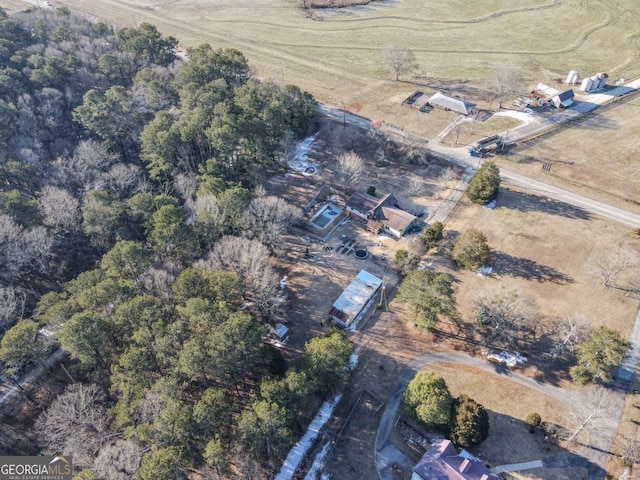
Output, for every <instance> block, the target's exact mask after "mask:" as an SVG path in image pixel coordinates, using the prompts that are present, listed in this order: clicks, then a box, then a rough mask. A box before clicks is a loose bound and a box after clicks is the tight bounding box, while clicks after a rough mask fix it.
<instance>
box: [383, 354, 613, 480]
mask: <svg viewBox="0 0 640 480" xmlns="http://www.w3.org/2000/svg"><path fill="white" fill-rule="evenodd" d="M438 362H447V363H457V364H461V365H468V366H471V367H474V368H479V369H481V370H485V371H488V372H492V373H495V374H496V375H502V376H504V377H505V378H506V379H507V380H509V381H512V382H516V383H519V384H520V385H523V386H525V387H527V388H531V389H534V390H537V391H538V392H540V393H543V394H545V395H548V396H550V397H552V398H554V399H556V400H558V401H560V402H562V403H565V404H570V402H572V401H573V400H574V397H573V394H572V392H570V391H568V390H565V389H562V388H559V387H554V386H553V385H549V384H545V383H542V382H537V381H535V380H532V379H531V378H529V377H526V376H524V375H521V374H519V373H516V372H512V371H510V370H509V369H508V368H505V367H501V366H500V365H495V364H491V363H489V362H487V361H486V360H484V359H482V358H477V357H471V356H469V355H465V354H462V353H456V352H435V353H427V354H425V355H422V356H420V357H417V358H414V359H413V360H412V361H411V362H410V363H409V365H407V366H406V367H405V369H404V370H403V371H402V372H401V373H400V375H399V377H398V380H397V382H396V384H395V386H394V387H393V391H392V392H391V394H390V395H389V398H388V399H387V403H386V404H385V409H384V411H383V413H382V417H381V418H380V423H379V424H378V431H377V433H376V441H375V446H374V457H375V463H376V468H377V470H378V475H379V477H380V479H381V480H392V479H393V466H394V464H398V465H400V466H402V467H403V468H405V469H407V470H409V471H411V470H412V469H413V466H414V465H413V464H412V462H411V461H410V460H409V459H408V458H407V457H406V456H405V455H404V454H402V453H401V452H400V451H399V450H398V449H397V448H396V447H395V446H394V445H393V444H392V443H391V441H390V438H391V431H392V430H393V427H394V423H395V419H396V415H397V412H398V408H399V407H400V403H401V402H402V395H403V393H404V390H405V389H406V387H407V385H408V384H409V382H410V381H411V379H412V378H413V377H414V376H415V374H416V373H417V372H418V371H419V370H421V369H422V368H424V367H425V366H427V365H429V364H432V363H438ZM618 397H620V395H618ZM622 398H623V396H622ZM617 400H618V401H617V402H616V403H617V404H619V406H620V407H621V406H622V402H621V401H620V398H617ZM616 407H618V405H616ZM613 410H615V411H617V413H618V415H619V410H617V408H614V409H613ZM612 414H613V415H616V412H612ZM610 423H613V424H614V425H615V424H617V416H616V419H615V420H614V421H613V422H610ZM613 433H614V434H615V428H614V430H613ZM601 457H602V455H601V452H598V451H594V450H592V449H586V451H585V455H584V456H581V455H576V454H570V453H568V454H562V455H556V456H553V457H549V458H545V459H542V460H541V461H540V462H539V463H540V464H539V465H536V466H544V467H548V468H561V467H565V468H567V467H584V468H586V469H587V470H588V472H589V479H590V480H591V479H602V478H604V469H603V467H606V459H607V458H606V455H605V456H604V457H602V458H601ZM603 460H604V464H602V461H603ZM529 468H533V467H532V466H530V467H529ZM505 470H506V469H505Z"/></svg>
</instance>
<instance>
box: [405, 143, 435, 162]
mask: <svg viewBox="0 0 640 480" xmlns="http://www.w3.org/2000/svg"><path fill="white" fill-rule="evenodd" d="M400 151H401V152H402V156H403V158H404V159H406V160H407V161H408V163H416V164H418V165H423V164H425V163H426V162H427V159H428V155H427V151H426V149H425V147H424V146H423V145H422V144H421V143H420V142H416V141H414V140H410V139H407V140H405V141H404V142H403V143H402V144H401V147H400Z"/></svg>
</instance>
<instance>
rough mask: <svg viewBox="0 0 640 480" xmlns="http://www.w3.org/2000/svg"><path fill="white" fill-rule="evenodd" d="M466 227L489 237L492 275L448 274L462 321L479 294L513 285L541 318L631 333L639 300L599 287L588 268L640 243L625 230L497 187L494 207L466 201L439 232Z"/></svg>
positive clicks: (545, 201) (560, 205) (636, 247)
mask: <svg viewBox="0 0 640 480" xmlns="http://www.w3.org/2000/svg"><path fill="white" fill-rule="evenodd" d="M471 227H475V228H478V229H480V230H481V231H483V232H484V233H485V234H486V235H487V238H488V243H489V245H490V246H491V248H492V249H493V251H494V253H495V256H496V259H497V265H496V267H497V268H496V271H495V272H494V274H493V275H492V276H491V277H480V276H478V275H476V274H475V273H473V272H469V271H463V270H456V271H454V272H452V273H453V275H454V276H455V278H456V279H457V281H458V288H457V299H458V303H459V306H460V310H461V312H462V315H463V317H464V318H470V315H471V310H472V308H473V305H474V300H475V299H476V298H477V297H478V296H479V295H480V294H482V292H484V291H487V290H493V289H496V288H498V289H499V288H519V289H520V290H522V291H523V292H527V293H528V294H530V295H531V296H532V297H533V298H534V299H535V301H536V303H537V305H538V306H539V308H540V310H541V312H542V313H543V314H544V315H545V316H546V317H547V318H551V319H553V318H563V317H566V316H570V315H574V314H576V313H584V314H586V315H587V316H588V317H589V318H590V319H591V322H592V324H593V325H594V326H597V325H603V324H606V325H608V326H610V327H611V328H615V329H617V330H619V331H620V332H621V333H622V334H623V335H624V336H628V335H629V333H630V331H631V327H632V325H633V320H634V317H635V312H636V310H637V308H638V301H637V300H634V299H632V298H627V297H625V296H624V294H623V292H620V291H616V290H611V289H603V288H602V287H601V282H600V279H599V277H598V276H597V274H595V273H594V271H593V266H594V262H595V261H596V260H597V259H599V258H602V257H603V256H606V255H610V254H612V253H613V252H625V251H629V252H633V251H637V250H638V248H640V242H639V241H638V240H636V239H633V238H631V237H630V235H629V234H628V233H629V231H628V228H627V227H625V226H623V225H619V224H617V223H613V222H609V221H605V220H603V219H601V218H598V217H595V216H591V215H589V214H587V213H585V212H584V211H582V210H579V209H576V208H574V207H571V206H568V205H566V204H563V203H561V202H556V201H551V200H549V199H546V198H544V197H539V196H537V195H535V194H534V193H530V192H523V191H519V190H515V189H507V188H502V189H501V192H500V195H499V196H498V202H497V207H496V208H495V209H487V208H483V207H480V206H477V205H474V204H471V203H470V202H469V201H468V200H466V199H465V200H464V201H463V202H462V203H461V204H460V206H459V209H458V210H457V212H456V215H455V217H454V218H453V219H452V220H451V221H450V222H449V223H448V224H447V225H446V227H445V229H446V230H449V231H455V232H462V231H464V230H466V229H468V228H471Z"/></svg>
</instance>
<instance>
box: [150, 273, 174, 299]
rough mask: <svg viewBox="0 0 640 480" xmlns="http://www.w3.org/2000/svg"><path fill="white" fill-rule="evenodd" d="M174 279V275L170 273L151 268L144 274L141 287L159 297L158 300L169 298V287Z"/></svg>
mask: <svg viewBox="0 0 640 480" xmlns="http://www.w3.org/2000/svg"><path fill="white" fill-rule="evenodd" d="M175 279H176V275H175V274H174V273H172V272H171V271H169V270H167V269H165V268H162V267H156V266H153V267H151V268H149V269H148V270H147V271H146V272H144V276H143V278H142V285H143V286H144V288H145V289H146V290H147V291H149V292H152V293H153V294H155V295H157V296H159V297H160V298H164V299H169V298H171V285H172V284H173V282H174V280H175Z"/></svg>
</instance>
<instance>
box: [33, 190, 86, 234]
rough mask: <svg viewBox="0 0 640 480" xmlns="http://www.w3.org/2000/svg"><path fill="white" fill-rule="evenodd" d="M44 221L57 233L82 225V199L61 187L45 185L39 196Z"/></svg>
mask: <svg viewBox="0 0 640 480" xmlns="http://www.w3.org/2000/svg"><path fill="white" fill-rule="evenodd" d="M38 206H39V207H40V212H41V213H42V221H43V223H44V224H45V225H46V226H48V227H51V228H52V229H53V231H54V232H55V233H64V232H71V231H75V230H77V229H78V227H79V226H80V201H79V200H78V199H76V198H74V197H73V196H72V195H71V194H70V193H69V192H67V191H66V190H63V189H61V188H56V187H45V188H43V189H42V192H41V193H40V196H39V197H38Z"/></svg>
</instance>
